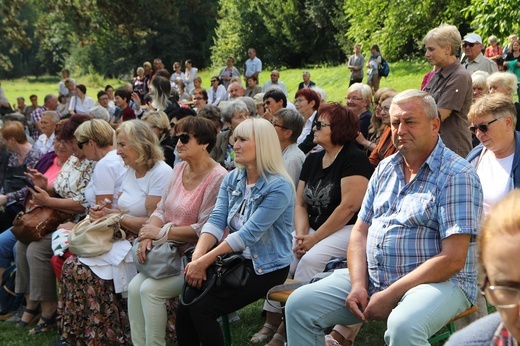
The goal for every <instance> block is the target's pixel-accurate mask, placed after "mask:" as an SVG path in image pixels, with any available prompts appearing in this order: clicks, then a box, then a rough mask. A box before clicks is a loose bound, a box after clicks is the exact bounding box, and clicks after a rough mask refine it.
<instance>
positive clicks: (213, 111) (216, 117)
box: [197, 105, 224, 133]
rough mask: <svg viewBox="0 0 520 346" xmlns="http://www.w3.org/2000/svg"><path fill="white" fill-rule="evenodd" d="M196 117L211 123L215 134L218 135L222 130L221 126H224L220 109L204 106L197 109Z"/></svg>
mask: <svg viewBox="0 0 520 346" xmlns="http://www.w3.org/2000/svg"><path fill="white" fill-rule="evenodd" d="M197 115H198V116H199V117H202V118H206V119H208V120H209V121H211V122H212V123H213V125H215V128H216V129H217V133H220V130H222V126H224V123H223V122H222V117H221V113H220V108H218V107H215V106H211V105H205V106H204V107H202V108H201V109H199V112H198V113H197Z"/></svg>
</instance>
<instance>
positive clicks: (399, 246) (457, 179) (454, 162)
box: [358, 138, 482, 304]
mask: <svg viewBox="0 0 520 346" xmlns="http://www.w3.org/2000/svg"><path fill="white" fill-rule="evenodd" d="M403 162H404V161H403V157H402V155H401V154H400V153H397V154H395V155H393V156H391V157H389V158H387V159H385V160H383V161H381V163H380V164H379V165H378V167H377V169H376V172H375V173H374V175H373V176H372V179H371V180H370V183H369V187H368V190H367V193H366V195H365V199H364V201H363V205H362V207H361V210H360V212H359V215H358V217H359V218H360V219H361V220H362V221H363V222H365V223H366V224H368V225H370V227H369V230H368V238H367V248H366V254H367V261H368V274H369V292H370V294H373V293H375V292H378V291H381V290H384V289H386V288H388V286H390V285H391V284H392V283H393V282H395V281H397V280H398V279H399V278H401V277H403V276H405V275H406V274H408V273H410V272H411V271H412V270H414V269H415V268H417V267H418V266H419V265H421V264H422V263H423V262H425V261H426V260H428V259H429V258H431V257H433V256H435V255H437V254H439V253H440V252H441V250H442V243H441V241H442V240H443V239H445V238H446V237H448V236H450V235H453V234H471V235H472V239H471V243H470V246H469V250H468V254H467V257H466V264H465V267H464V268H463V269H462V270H461V271H460V272H459V273H457V274H456V275H454V276H453V277H452V278H451V279H450V281H453V282H455V283H456V284H457V285H458V286H459V287H460V288H461V289H462V290H463V291H464V293H465V294H466V296H467V297H468V299H469V300H470V301H471V302H472V303H473V304H475V303H476V296H477V291H478V289H477V281H476V280H477V270H476V262H475V259H476V258H475V255H476V243H475V236H476V235H477V230H478V227H479V220H480V219H481V216H482V188H481V185H480V181H479V179H478V176H477V174H476V172H475V170H474V169H473V167H471V166H470V165H469V164H468V163H467V162H466V161H465V160H463V159H462V158H461V157H459V156H458V155H456V154H455V153H453V152H452V151H451V150H449V149H448V148H446V146H445V145H444V143H442V140H441V139H440V138H439V140H438V143H437V145H436V146H435V148H434V150H433V151H432V153H431V154H430V156H429V157H428V159H427V160H426V162H425V163H423V165H422V166H421V168H420V169H419V171H418V173H417V175H416V176H415V178H414V179H413V180H412V181H410V182H409V183H408V184H406V182H405V177H404V172H403Z"/></svg>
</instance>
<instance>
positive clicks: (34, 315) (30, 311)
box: [16, 306, 40, 328]
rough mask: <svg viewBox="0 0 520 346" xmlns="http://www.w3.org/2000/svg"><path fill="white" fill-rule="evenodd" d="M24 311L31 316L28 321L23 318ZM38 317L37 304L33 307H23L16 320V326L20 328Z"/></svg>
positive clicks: (38, 308) (38, 309)
mask: <svg viewBox="0 0 520 346" xmlns="http://www.w3.org/2000/svg"><path fill="white" fill-rule="evenodd" d="M26 313H27V314H29V315H31V316H32V317H31V318H30V320H29V322H25V321H24V320H23V316H24V315H25V314H26ZM39 317H40V307H39V306H38V307H36V308H35V309H27V308H25V309H24V310H23V313H22V316H20V320H19V321H17V322H16V326H17V327H20V328H24V327H27V326H28V325H29V324H31V323H33V322H35V321H36V320H37V319H38V318H39Z"/></svg>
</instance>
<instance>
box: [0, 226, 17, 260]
mask: <svg viewBox="0 0 520 346" xmlns="http://www.w3.org/2000/svg"><path fill="white" fill-rule="evenodd" d="M11 229H12V227H11V228H9V229H6V230H5V231H4V232H2V233H0V268H8V267H9V266H10V265H11V263H12V262H14V261H15V256H16V250H15V247H14V246H15V245H16V241H17V239H16V237H15V236H14V234H13V232H11Z"/></svg>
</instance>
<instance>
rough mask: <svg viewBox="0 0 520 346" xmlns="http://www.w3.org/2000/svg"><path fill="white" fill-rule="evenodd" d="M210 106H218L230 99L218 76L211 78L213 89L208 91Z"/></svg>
mask: <svg viewBox="0 0 520 346" xmlns="http://www.w3.org/2000/svg"><path fill="white" fill-rule="evenodd" d="M208 93H209V95H208V104H210V105H212V106H218V104H219V103H220V102H222V101H226V100H227V99H228V93H227V89H226V88H225V87H224V86H223V85H222V84H221V83H220V78H219V77H218V76H213V77H211V87H210V88H209V89H208Z"/></svg>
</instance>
